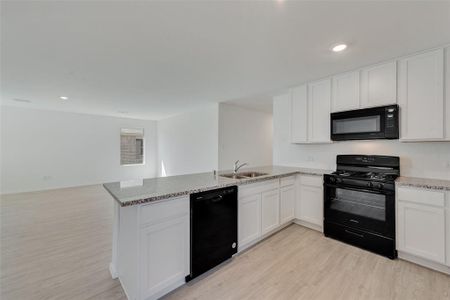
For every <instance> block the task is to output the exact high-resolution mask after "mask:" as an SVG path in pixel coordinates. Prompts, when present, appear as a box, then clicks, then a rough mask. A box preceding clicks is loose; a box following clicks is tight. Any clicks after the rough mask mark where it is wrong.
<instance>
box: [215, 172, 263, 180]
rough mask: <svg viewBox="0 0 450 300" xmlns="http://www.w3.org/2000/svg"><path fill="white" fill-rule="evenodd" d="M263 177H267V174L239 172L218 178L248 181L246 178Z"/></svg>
mask: <svg viewBox="0 0 450 300" xmlns="http://www.w3.org/2000/svg"><path fill="white" fill-rule="evenodd" d="M264 175H267V173H260V172H239V173H231V174H222V175H220V176H222V177H227V178H231V179H248V178H255V177H259V176H264Z"/></svg>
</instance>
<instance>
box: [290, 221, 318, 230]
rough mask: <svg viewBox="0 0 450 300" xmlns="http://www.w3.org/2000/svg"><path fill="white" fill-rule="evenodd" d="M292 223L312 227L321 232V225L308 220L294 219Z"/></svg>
mask: <svg viewBox="0 0 450 300" xmlns="http://www.w3.org/2000/svg"><path fill="white" fill-rule="evenodd" d="M294 223H295V224H297V225H300V226H304V227H307V228H310V229H313V230H317V231H319V232H323V227H322V226H319V225H317V224H313V223H309V222H306V221H302V220H299V219H295V220H294Z"/></svg>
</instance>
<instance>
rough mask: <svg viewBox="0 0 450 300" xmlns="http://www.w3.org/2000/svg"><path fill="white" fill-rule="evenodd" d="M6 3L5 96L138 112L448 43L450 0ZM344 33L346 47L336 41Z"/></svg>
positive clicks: (274, 86) (95, 110)
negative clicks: (337, 47) (336, 47)
mask: <svg viewBox="0 0 450 300" xmlns="http://www.w3.org/2000/svg"><path fill="white" fill-rule="evenodd" d="M1 6H2V12H1V63H2V66H1V67H2V68H1V80H2V81H1V84H2V86H1V88H2V89H1V95H2V103H3V104H4V105H16V106H26V107H33V108H42V109H52V110H62V111H74V112H81V113H91V114H102V115H114V116H118V115H120V116H126V117H133V118H148V119H160V118H164V117H167V116H170V115H174V114H178V113H182V112H184V111H188V110H193V109H196V108H197V107H201V106H202V105H204V104H206V103H209V102H219V101H225V100H230V99H239V98H244V99H245V98H246V99H248V98H249V97H250V98H252V97H253V96H252V95H263V94H265V93H269V94H271V93H273V92H275V91H277V90H280V89H285V88H287V87H289V86H293V85H295V84H298V83H302V82H304V81H306V80H310V79H315V78H320V77H323V76H326V75H330V74H333V73H337V72H342V71H345V70H349V69H353V68H356V67H359V66H363V65H367V64H370V63H375V62H378V61H381V60H385V59H389V58H393V57H396V56H401V55H404V54H407V53H411V52H415V51H418V50H422V49H426V48H429V47H434V46H439V45H443V44H445V43H448V42H450V2H449V1H441V2H431V1H423V2H411V1H397V2H384V1H383V2H367V1H361V2H340V1H331V2H322V1H320V2H319V1H316V2H294V1H280V0H278V1H245V2H244V1H241V2H237V1H209V2H206V1H198V2H193V1H180V2H174V1H164V2H163V1H160V2H149V1H140V2H132V1H116V2H112V1H78V2H73V1H70V2H69V1H59V2H58V1H54V2H45V1H27V2H23V1H11V2H5V1H2V2H1ZM340 41H344V42H346V43H348V44H349V49H348V51H346V52H345V53H341V54H336V53H332V52H330V51H329V47H330V46H331V45H332V44H334V43H336V42H340ZM62 95H64V96H69V97H70V99H69V100H68V101H61V100H59V99H58V97H59V96H62ZM13 98H18V99H25V100H31V101H32V102H31V103H24V102H17V101H13V100H12V99H13ZM119 111H122V112H128V113H125V114H124V113H122V114H121V113H119Z"/></svg>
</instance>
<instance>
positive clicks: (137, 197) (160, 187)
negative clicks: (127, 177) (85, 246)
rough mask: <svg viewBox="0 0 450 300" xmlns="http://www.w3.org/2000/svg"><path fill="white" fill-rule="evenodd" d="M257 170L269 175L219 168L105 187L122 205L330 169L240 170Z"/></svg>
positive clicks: (115, 183)
mask: <svg viewBox="0 0 450 300" xmlns="http://www.w3.org/2000/svg"><path fill="white" fill-rule="evenodd" d="M247 171H255V172H261V173H267V175H264V176H260V177H256V178H248V179H230V178H226V177H222V176H219V175H220V174H226V173H230V172H231V171H224V172H220V173H219V175H216V176H214V174H213V173H212V172H208V173H198V174H187V175H179V176H169V177H156V178H148V179H144V180H143V184H142V185H139V186H133V187H126V188H124V187H122V188H121V187H120V182H111V183H105V184H103V186H104V188H105V189H106V190H107V191H108V192H109V193H110V194H111V195H112V196H113V198H114V199H116V200H117V201H118V202H119V204H120V206H130V205H138V204H143V203H147V202H152V201H157V200H163V199H167V198H171V197H177V196H182V195H188V194H192V193H197V192H202V191H207V190H213V189H216V188H222V187H227V186H232V185H243V184H249V183H254V182H259V181H265V180H270V179H276V178H280V177H286V176H290V175H295V174H309V175H318V176H321V175H323V174H325V173H329V172H331V171H330V170H320V169H309V168H300V167H284V166H264V167H255V168H245V169H244V168H243V169H241V170H240V172H247Z"/></svg>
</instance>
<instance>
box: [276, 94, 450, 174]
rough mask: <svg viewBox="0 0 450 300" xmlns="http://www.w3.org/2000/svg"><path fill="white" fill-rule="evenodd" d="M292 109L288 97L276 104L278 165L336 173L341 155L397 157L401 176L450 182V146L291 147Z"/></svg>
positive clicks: (382, 142) (364, 144)
mask: <svg viewBox="0 0 450 300" xmlns="http://www.w3.org/2000/svg"><path fill="white" fill-rule="evenodd" d="M289 109H290V108H289V97H288V96H287V95H285V96H284V97H283V98H281V97H280V99H279V100H278V101H275V102H274V107H273V120H274V135H273V162H274V164H277V165H291V166H304V167H318V168H325V169H331V170H334V169H335V168H336V155H338V154H377V155H394V156H399V157H400V164H401V165H400V172H401V175H403V176H411V177H426V178H440V179H450V142H420V143H401V142H399V141H398V140H379V141H342V142H335V143H332V144H322V145H320V144H316V145H300V144H291V143H290V142H289V134H290V133H289V130H290V125H289V116H290V110H289Z"/></svg>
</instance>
